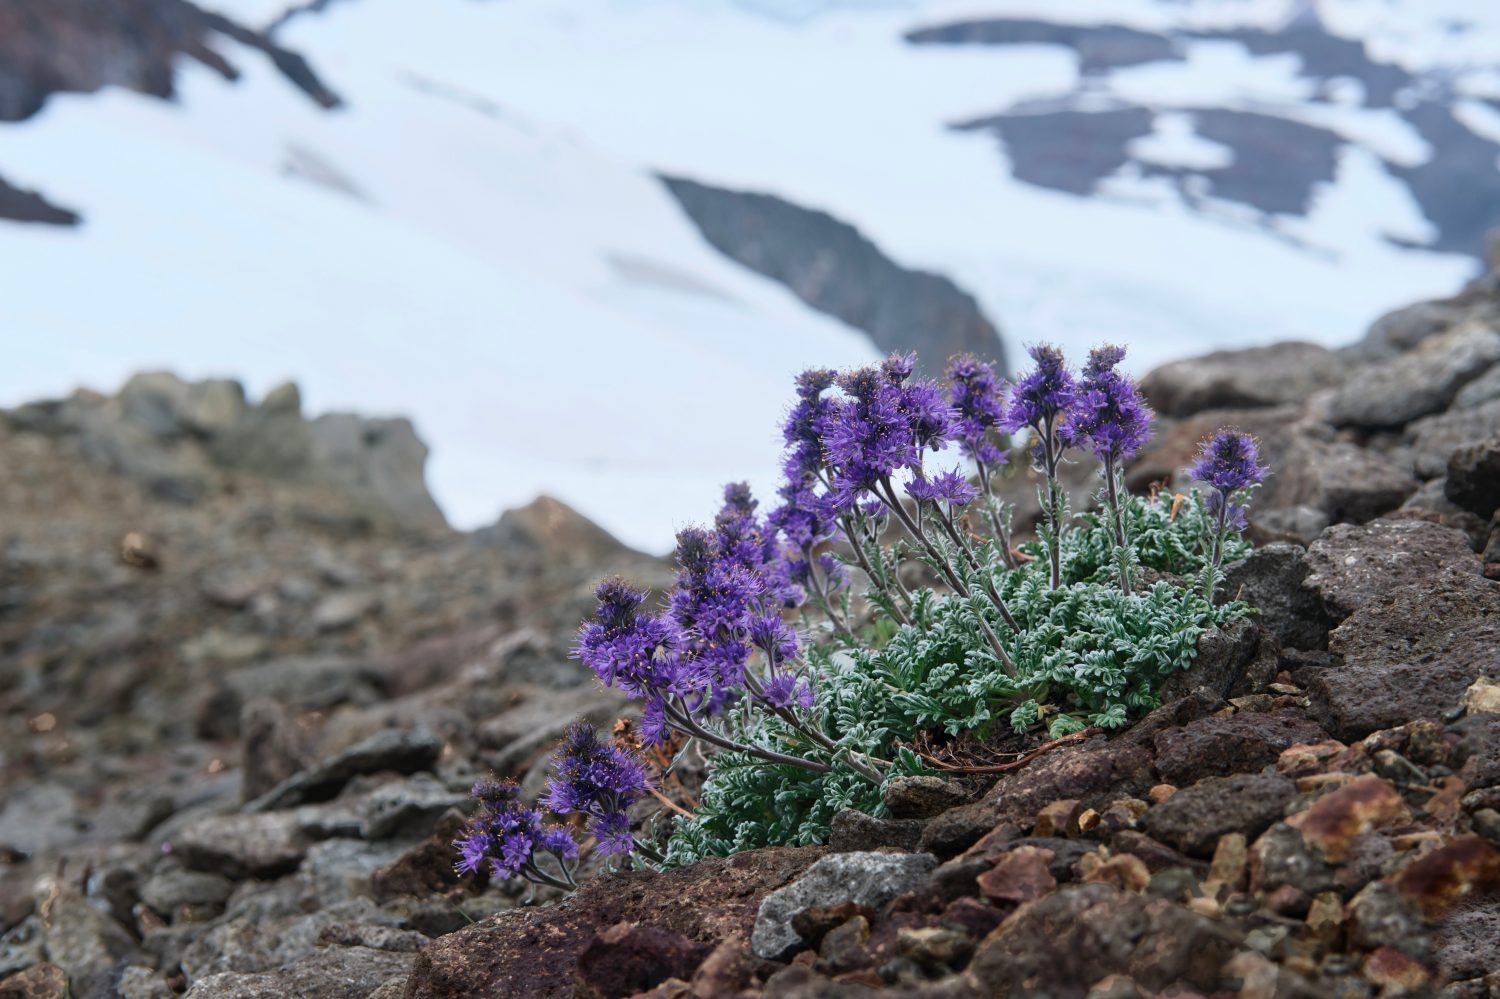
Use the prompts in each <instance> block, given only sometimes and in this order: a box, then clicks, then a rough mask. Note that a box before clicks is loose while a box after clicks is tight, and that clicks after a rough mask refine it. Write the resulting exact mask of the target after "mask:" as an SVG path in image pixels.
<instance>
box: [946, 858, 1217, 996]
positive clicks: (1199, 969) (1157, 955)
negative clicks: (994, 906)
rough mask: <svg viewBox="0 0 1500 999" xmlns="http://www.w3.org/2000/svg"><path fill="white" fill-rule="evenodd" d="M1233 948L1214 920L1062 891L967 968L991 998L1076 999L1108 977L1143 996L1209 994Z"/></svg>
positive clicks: (1006, 926) (1084, 888)
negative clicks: (1126, 979)
mask: <svg viewBox="0 0 1500 999" xmlns="http://www.w3.org/2000/svg"><path fill="white" fill-rule="evenodd" d="M1234 950H1235V947H1234V943H1233V941H1232V939H1231V937H1230V936H1229V934H1228V933H1227V932H1226V931H1225V929H1224V928H1223V927H1221V926H1219V925H1218V924H1217V923H1216V922H1215V921H1214V920H1212V919H1209V918H1206V917H1204V916H1200V915H1198V914H1197V913H1194V912H1191V911H1189V910H1188V909H1185V908H1183V907H1182V906H1179V905H1175V904H1173V903H1171V902H1168V901H1166V900H1164V899H1158V898H1148V897H1145V896H1141V895H1133V894H1130V893H1128V892H1123V891H1121V890H1119V889H1118V888H1115V887H1113V886H1111V885H1105V884H1086V885H1065V886H1063V887H1062V888H1059V889H1058V890H1057V891H1055V892H1053V893H1052V894H1050V895H1047V896H1045V897H1043V898H1041V899H1038V900H1037V901H1035V902H1032V903H1030V904H1028V905H1024V906H1022V907H1021V908H1020V909H1018V910H1017V911H1016V913H1015V914H1014V915H1013V916H1011V918H1010V919H1008V920H1006V921H1005V923H1003V924H1002V925H1001V926H1000V928H999V929H997V930H995V932H994V933H991V934H990V935H989V936H988V937H987V938H985V940H984V941H982V942H981V943H980V945H979V947H978V949H977V950H976V951H975V954H974V959H973V961H972V962H971V963H970V965H969V970H970V973H971V974H972V975H973V976H974V978H975V979H976V980H977V981H978V982H979V983H980V985H981V987H982V988H983V989H984V990H986V994H989V995H1043V994H1046V995H1056V996H1082V995H1084V994H1085V993H1086V992H1087V991H1088V989H1089V987H1090V986H1091V985H1093V984H1094V983H1095V982H1097V981H1099V980H1100V979H1102V978H1104V977H1105V976H1107V975H1111V974H1121V975H1129V976H1130V977H1131V978H1132V979H1134V980H1135V982H1136V983H1138V984H1139V985H1141V986H1143V987H1145V988H1146V989H1148V990H1155V991H1161V990H1163V989H1166V988H1167V987H1168V986H1172V985H1177V986H1186V987H1189V988H1196V989H1198V990H1200V991H1201V992H1203V993H1204V994H1207V993H1209V992H1211V991H1213V989H1214V988H1215V987H1216V986H1217V983H1218V977H1219V969H1220V968H1221V967H1222V966H1223V964H1224V962H1225V961H1226V960H1228V959H1229V957H1230V955H1232V954H1233V953H1234ZM1063 955H1066V959H1062V956H1063Z"/></svg>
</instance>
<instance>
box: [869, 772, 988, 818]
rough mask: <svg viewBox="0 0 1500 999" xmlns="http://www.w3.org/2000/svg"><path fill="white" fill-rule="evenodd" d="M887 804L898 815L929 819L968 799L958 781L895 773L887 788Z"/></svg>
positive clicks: (899, 816)
mask: <svg viewBox="0 0 1500 999" xmlns="http://www.w3.org/2000/svg"><path fill="white" fill-rule="evenodd" d="M884 798H885V807H886V808H887V809H889V810H890V813H891V817H892V818H897V819H930V818H932V817H933V816H935V815H941V814H942V813H943V812H946V811H947V810H948V809H950V808H956V807H958V806H959V805H962V804H964V803H965V802H966V801H968V800H969V795H968V793H967V792H966V791H965V790H964V789H963V788H962V787H960V786H959V785H958V784H956V783H955V782H953V781H951V780H944V779H943V778H941V777H932V776H916V777H896V778H894V779H892V780H891V781H889V782H888V783H887V784H886V786H885V791H884Z"/></svg>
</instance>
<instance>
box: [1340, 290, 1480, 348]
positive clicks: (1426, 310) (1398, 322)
mask: <svg viewBox="0 0 1500 999" xmlns="http://www.w3.org/2000/svg"><path fill="white" fill-rule="evenodd" d="M1467 314H1468V313H1467V310H1465V309H1464V308H1463V307H1462V306H1461V305H1458V304H1456V303H1453V302H1418V303H1416V304H1415V305H1408V306H1404V307H1403V308H1400V309H1395V310H1393V311H1391V312H1387V313H1386V314H1385V315H1383V316H1381V317H1380V318H1379V319H1377V320H1375V322H1373V323H1371V324H1370V329H1369V331H1368V332H1366V333H1365V336H1364V339H1363V340H1361V341H1360V342H1359V343H1357V344H1355V345H1354V346H1353V347H1351V348H1349V349H1348V351H1347V352H1348V353H1350V354H1353V355H1354V356H1355V357H1357V358H1359V359H1360V360H1382V359H1390V358H1392V357H1396V356H1398V355H1400V354H1402V353H1405V352H1406V351H1408V350H1411V349H1412V348H1413V347H1415V346H1417V345H1418V344H1419V343H1421V342H1422V341H1424V340H1426V339H1428V338H1430V337H1433V336H1436V335H1438V334H1439V333H1442V332H1444V331H1446V330H1448V329H1450V328H1452V327H1453V326H1455V325H1456V324H1458V323H1460V322H1462V321H1463V319H1464V318H1465V317H1466V316H1467Z"/></svg>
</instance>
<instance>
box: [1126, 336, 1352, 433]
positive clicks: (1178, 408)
mask: <svg viewBox="0 0 1500 999" xmlns="http://www.w3.org/2000/svg"><path fill="white" fill-rule="evenodd" d="M1348 370H1349V366H1348V364H1347V362H1345V361H1343V360H1341V359H1340V358H1339V357H1338V356H1337V355H1336V354H1334V353H1332V352H1331V351H1329V350H1328V349H1327V348H1325V347H1319V346H1317V345H1316V344H1311V343H1295V342H1288V343H1277V344H1272V345H1270V346H1267V347H1252V348H1250V349H1248V350H1221V351H1217V352H1215V353H1212V354H1207V355H1205V356H1203V357H1195V358H1192V359H1191V360H1186V361H1176V362H1174V363H1172V364H1166V365H1163V366H1162V367H1159V368H1157V369H1156V370H1154V371H1152V372H1151V373H1150V374H1148V375H1147V376H1146V377H1145V378H1142V379H1141V392H1142V393H1143V394H1144V395H1145V396H1146V400H1147V401H1148V402H1150V403H1151V406H1152V408H1154V409H1155V410H1156V411H1157V412H1158V413H1160V414H1161V415H1162V416H1171V417H1184V416H1192V415H1193V414H1194V413H1200V412H1202V411H1204V410H1207V409H1251V408H1254V407H1257V406H1279V405H1282V404H1284V403H1288V402H1300V401H1301V400H1303V399H1306V398H1307V397H1308V396H1309V395H1311V394H1312V393H1313V392H1315V391H1317V390H1318V389H1322V388H1327V387H1328V386H1330V385H1334V384H1337V383H1338V381H1339V380H1340V379H1341V378H1342V377H1343V376H1344V375H1345V374H1347V372H1348Z"/></svg>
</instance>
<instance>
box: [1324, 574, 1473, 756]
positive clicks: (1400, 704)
mask: <svg viewBox="0 0 1500 999" xmlns="http://www.w3.org/2000/svg"><path fill="white" fill-rule="evenodd" d="M1328 647H1329V650H1330V651H1332V652H1334V653H1336V654H1337V655H1339V656H1341V657H1342V658H1343V666H1342V667H1338V668H1333V669H1327V670H1322V671H1320V672H1319V673H1317V674H1316V675H1315V676H1314V677H1313V678H1312V680H1311V682H1310V684H1309V686H1308V694H1309V696H1310V698H1311V700H1312V704H1313V710H1314V712H1315V713H1316V714H1317V715H1318V716H1319V718H1320V720H1321V721H1322V723H1323V724H1324V726H1325V727H1326V728H1327V729H1328V731H1329V732H1331V733H1332V734H1333V735H1334V736H1335V737H1336V738H1339V739H1342V740H1344V741H1345V742H1349V741H1353V740H1354V739H1358V738H1360V737H1362V736H1364V735H1367V734H1369V733H1370V732H1374V731H1376V730H1378V729H1384V728H1391V727H1393V726H1396V725H1400V724H1403V723H1405V722H1408V721H1411V720H1413V719H1417V718H1434V717H1438V716H1440V715H1442V714H1443V713H1444V712H1445V711H1448V710H1450V709H1452V708H1454V707H1456V706H1457V705H1458V703H1459V701H1460V699H1461V698H1462V697H1463V695H1464V692H1465V691H1466V690H1467V689H1468V688H1469V687H1470V686H1471V685H1472V684H1473V683H1474V681H1475V680H1477V679H1479V678H1480V677H1481V676H1483V677H1488V678H1489V679H1492V680H1494V679H1500V583H1496V582H1493V581H1491V580H1488V579H1485V578H1484V577H1482V576H1479V575H1476V574H1472V573H1470V572H1467V571H1463V570H1460V569H1449V570H1448V571H1446V572H1443V573H1441V574H1438V573H1436V572H1435V571H1434V573H1433V574H1432V575H1430V576H1429V578H1427V579H1426V580H1417V581H1412V582H1408V583H1406V584H1405V585H1402V586H1398V587H1397V588H1394V589H1391V590H1388V591H1386V592H1385V593H1384V595H1382V596H1379V597H1377V598H1375V599H1373V600H1371V601H1369V602H1368V603H1365V604H1363V606H1362V607H1361V608H1360V610H1358V611H1357V612H1356V613H1354V614H1353V615H1351V616H1350V617H1349V618H1348V619H1347V620H1346V621H1345V622H1344V623H1343V624H1341V625H1339V627H1338V628H1337V629H1335V630H1334V632H1333V633H1332V634H1331V635H1330V636H1329V642H1328Z"/></svg>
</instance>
